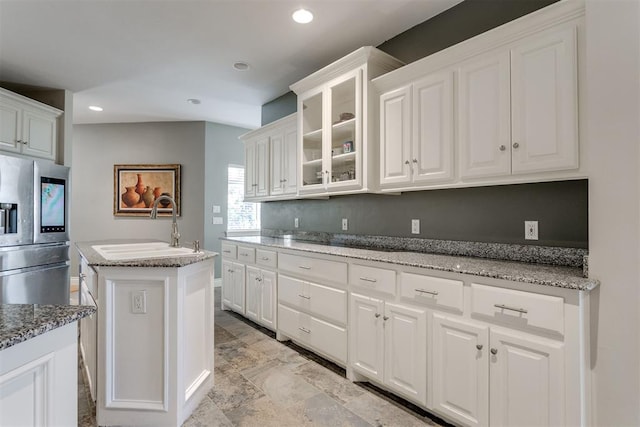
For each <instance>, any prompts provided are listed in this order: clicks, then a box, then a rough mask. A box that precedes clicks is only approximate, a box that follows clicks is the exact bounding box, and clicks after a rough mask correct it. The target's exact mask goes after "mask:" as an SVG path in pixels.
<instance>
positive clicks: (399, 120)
mask: <svg viewBox="0 0 640 427" xmlns="http://www.w3.org/2000/svg"><path fill="white" fill-rule="evenodd" d="M453 126H454V122H453V72H452V71H448V70H447V71H442V72H439V73H434V74H432V75H429V76H427V77H424V78H422V79H420V80H419V81H416V82H414V83H412V84H411V85H409V86H405V87H403V88H400V89H396V90H394V91H391V92H388V93H384V94H382V95H381V96H380V187H381V188H382V189H386V190H393V189H396V188H405V187H407V186H409V187H412V186H413V187H421V186H422V185H425V184H429V183H433V182H442V181H447V180H450V179H452V178H453V176H454V169H453V147H454V144H453V143H454V140H453V130H454V127H453Z"/></svg>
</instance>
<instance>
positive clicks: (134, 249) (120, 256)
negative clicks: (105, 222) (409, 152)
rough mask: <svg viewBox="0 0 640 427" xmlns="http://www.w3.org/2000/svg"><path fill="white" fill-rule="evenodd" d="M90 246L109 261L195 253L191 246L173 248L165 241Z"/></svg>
mask: <svg viewBox="0 0 640 427" xmlns="http://www.w3.org/2000/svg"><path fill="white" fill-rule="evenodd" d="M92 248H93V249H94V250H95V251H96V252H98V253H99V254H100V255H101V256H102V257H103V258H104V259H107V260H109V261H128V260H134V259H149V258H175V257H183V256H192V255H197V253H196V252H194V251H193V249H191V248H174V247H172V246H169V244H168V243H165V242H147V243H122V244H113V245H94V246H92Z"/></svg>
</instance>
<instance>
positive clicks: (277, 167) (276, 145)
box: [269, 132, 285, 196]
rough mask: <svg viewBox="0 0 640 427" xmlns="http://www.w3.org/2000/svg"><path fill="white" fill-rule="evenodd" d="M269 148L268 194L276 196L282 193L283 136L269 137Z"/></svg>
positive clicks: (279, 134)
mask: <svg viewBox="0 0 640 427" xmlns="http://www.w3.org/2000/svg"><path fill="white" fill-rule="evenodd" d="M270 144H271V147H270V149H269V158H270V159H271V160H270V165H269V166H270V179H269V181H270V194H271V195H272V196H277V195H280V194H282V193H283V191H284V187H283V184H284V182H283V178H282V176H283V173H284V164H283V160H284V150H285V147H284V134H283V133H282V132H278V133H276V134H274V135H271V138H270Z"/></svg>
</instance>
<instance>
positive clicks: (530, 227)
mask: <svg viewBox="0 0 640 427" xmlns="http://www.w3.org/2000/svg"><path fill="white" fill-rule="evenodd" d="M524 238H525V240H538V221H525V222H524Z"/></svg>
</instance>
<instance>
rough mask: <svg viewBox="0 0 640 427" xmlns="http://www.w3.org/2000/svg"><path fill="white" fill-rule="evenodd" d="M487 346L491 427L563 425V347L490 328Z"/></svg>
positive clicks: (557, 343) (554, 342) (547, 341)
mask: <svg viewBox="0 0 640 427" xmlns="http://www.w3.org/2000/svg"><path fill="white" fill-rule="evenodd" d="M490 345H491V350H490V351H491V357H490V377H491V383H490V390H491V392H490V396H489V401H490V402H491V403H490V414H489V418H490V419H491V424H492V425H499V426H506V425H508V426H525V425H527V426H561V425H566V422H565V417H564V363H565V362H564V344H563V343H561V342H556V341H551V340H545V339H543V338H537V337H530V338H525V337H523V334H518V335H516V334H515V333H514V334H512V333H510V332H508V331H506V330H502V329H499V330H497V329H493V328H492V330H491V340H490ZM494 353H495V354H494Z"/></svg>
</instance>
